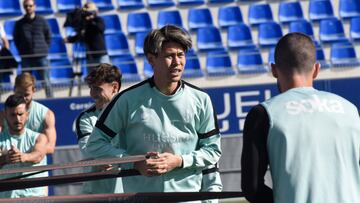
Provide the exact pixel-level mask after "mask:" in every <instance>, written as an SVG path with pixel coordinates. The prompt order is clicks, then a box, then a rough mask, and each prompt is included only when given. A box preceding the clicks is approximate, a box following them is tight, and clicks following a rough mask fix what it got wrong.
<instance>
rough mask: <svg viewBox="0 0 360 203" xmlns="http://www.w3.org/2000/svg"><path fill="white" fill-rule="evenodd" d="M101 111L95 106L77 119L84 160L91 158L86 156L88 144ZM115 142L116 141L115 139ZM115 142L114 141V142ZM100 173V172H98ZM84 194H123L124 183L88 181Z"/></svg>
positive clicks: (89, 169) (105, 180)
mask: <svg viewBox="0 0 360 203" xmlns="http://www.w3.org/2000/svg"><path fill="white" fill-rule="evenodd" d="M100 112H101V109H96V107H95V105H93V106H91V107H90V108H88V109H87V110H85V111H83V112H82V113H81V114H80V115H79V116H78V118H77V119H76V125H75V127H76V135H77V139H78V144H79V148H80V151H81V153H82V155H83V157H84V158H91V156H90V155H88V154H86V151H85V148H86V143H87V142H88V139H89V137H90V135H91V132H92V131H93V129H94V127H95V124H96V121H97V118H98V115H99V114H100ZM114 140H115V139H114ZM114 140H113V141H114ZM95 171H96V170H95V168H92V167H91V168H87V172H95ZM97 171H98V170H97ZM82 191H83V193H85V194H104V193H122V192H123V189H122V182H121V181H116V179H115V178H113V179H103V180H96V181H87V182H84V184H83V190H82Z"/></svg>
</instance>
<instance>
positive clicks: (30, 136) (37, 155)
mask: <svg viewBox="0 0 360 203" xmlns="http://www.w3.org/2000/svg"><path fill="white" fill-rule="evenodd" d="M28 114H29V113H28V112H27V109H26V102H25V99H24V97H22V96H18V95H10V96H9V97H8V98H7V99H6V101H5V111H4V116H5V119H6V122H7V124H8V130H6V131H2V132H1V133H0V148H1V153H0V154H1V155H0V167H1V168H2V169H7V168H20V167H28V166H35V165H38V163H40V161H41V160H43V158H44V156H45V154H46V147H45V146H46V143H47V139H46V137H45V135H44V134H41V133H38V132H34V131H32V130H30V129H28V128H26V127H25V124H26V122H27V119H28ZM18 175H21V174H9V175H0V178H1V179H6V178H10V177H14V176H18ZM45 176H47V173H40V174H36V175H33V176H30V177H31V178H33V177H45ZM46 195H47V190H46V187H37V188H27V189H19V190H11V191H5V192H0V198H16V197H39V196H46Z"/></svg>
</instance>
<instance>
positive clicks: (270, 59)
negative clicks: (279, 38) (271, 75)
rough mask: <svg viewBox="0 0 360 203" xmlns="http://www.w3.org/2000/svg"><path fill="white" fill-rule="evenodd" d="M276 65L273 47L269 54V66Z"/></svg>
mask: <svg viewBox="0 0 360 203" xmlns="http://www.w3.org/2000/svg"><path fill="white" fill-rule="evenodd" d="M274 63H275V47H271V48H270V49H269V52H268V65H269V67H270V65H271V64H274Z"/></svg>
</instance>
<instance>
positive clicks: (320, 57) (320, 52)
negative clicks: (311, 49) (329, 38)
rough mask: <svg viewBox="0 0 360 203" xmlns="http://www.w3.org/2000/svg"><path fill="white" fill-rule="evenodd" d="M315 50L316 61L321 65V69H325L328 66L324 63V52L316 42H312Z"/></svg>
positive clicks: (328, 65)
mask: <svg viewBox="0 0 360 203" xmlns="http://www.w3.org/2000/svg"><path fill="white" fill-rule="evenodd" d="M314 43H315V48H316V61H317V62H318V63H320V64H321V69H327V68H329V67H330V64H329V63H328V62H327V61H326V58H325V54H324V50H323V48H322V46H321V45H320V43H319V42H318V41H314Z"/></svg>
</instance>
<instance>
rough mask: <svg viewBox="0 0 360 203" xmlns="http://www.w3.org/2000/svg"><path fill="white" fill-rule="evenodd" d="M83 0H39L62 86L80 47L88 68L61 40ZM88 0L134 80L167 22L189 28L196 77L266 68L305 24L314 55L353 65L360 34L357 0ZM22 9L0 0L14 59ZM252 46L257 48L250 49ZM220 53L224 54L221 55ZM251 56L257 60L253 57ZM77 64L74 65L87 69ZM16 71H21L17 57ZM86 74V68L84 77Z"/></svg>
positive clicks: (110, 47)
mask: <svg viewBox="0 0 360 203" xmlns="http://www.w3.org/2000/svg"><path fill="white" fill-rule="evenodd" d="M85 2H86V1H85V0H37V11H38V14H40V15H43V16H44V17H45V18H46V19H47V20H48V22H49V25H50V28H51V31H52V43H51V47H50V52H49V59H50V67H48V68H50V69H51V75H52V76H53V77H52V80H51V81H52V82H53V83H54V86H56V87H59V84H64V85H65V87H66V85H68V84H71V83H64V80H73V79H74V74H69V72H71V71H70V70H71V69H75V67H73V66H74V61H75V60H74V57H75V56H79V55H82V57H80V58H81V64H82V67H81V69H80V70H85V69H86V68H85V67H84V64H86V61H85V60H86V59H85V52H84V49H80V51H79V49H76V48H75V47H77V46H78V45H77V44H76V43H75V44H64V43H63V40H62V38H64V37H65V36H68V35H69V30H71V29H69V27H66V28H64V26H63V24H64V21H65V17H66V13H67V12H70V11H72V10H73V9H74V8H77V7H81V5H82V4H84V3H85ZM93 2H94V3H95V4H96V5H97V6H98V8H99V14H100V15H101V17H102V18H103V19H104V22H105V27H106V28H105V39H106V44H107V51H108V54H109V56H110V58H111V59H112V60H113V61H112V62H113V63H116V64H117V65H118V66H119V67H128V65H123V64H122V63H126V62H128V60H129V59H131V61H134V62H135V64H134V66H131V67H132V68H131V69H134V68H136V71H131V75H132V76H133V77H130V78H128V79H127V80H125V82H128V81H137V80H140V79H144V78H146V77H148V76H149V74H150V73H151V71H150V72H149V71H148V70H145V69H144V67H148V65H146V63H145V62H144V59H145V57H144V54H143V50H142V47H143V40H144V37H145V36H146V33H147V32H148V31H149V30H151V29H153V28H160V27H162V26H164V25H166V24H175V25H178V26H181V27H183V28H184V29H185V30H187V31H188V32H189V33H190V34H191V36H192V39H193V41H194V43H193V46H194V49H193V53H191V54H190V55H192V56H195V57H196V58H197V62H196V63H193V59H192V58H188V63H189V64H188V65H187V66H186V69H188V70H189V72H192V71H194V70H195V72H194V75H196V77H195V78H199V77H205V78H208V77H210V78H211V77H217V76H226V75H228V76H234V75H241V74H263V73H264V72H267V71H268V70H269V63H270V62H271V60H273V47H274V46H275V45H276V43H277V41H278V39H279V38H280V37H281V36H283V35H284V34H286V33H288V32H302V33H305V34H307V35H309V36H311V37H312V38H313V39H314V43H316V45H317V48H318V60H319V62H320V63H321V64H322V65H323V68H324V69H326V68H330V69H331V68H338V67H348V66H349V67H354V66H355V67H356V66H357V63H354V57H355V58H356V57H357V55H356V54H358V53H359V51H360V45H359V44H358V43H357V42H358V41H360V40H359V36H360V34H359V33H360V31H359V25H360V23H359V22H360V21H359V19H360V3H359V2H360V1H356V0H311V1H307V0H302V1H293V0H291V1H255V0H253V1H252V0H247V1H244V0H231V1H229V0H226V1H218V0H217V1H213V0H206V1H205V0H204V1H194V0H191V1H189V0H166V1H165V0H162V1H152V0H126V1H122V0H93ZM23 14H24V10H23V9H22V7H21V0H14V1H0V16H2V18H1V20H0V22H1V23H2V24H3V26H4V29H5V32H6V37H7V39H8V40H9V41H10V45H11V46H10V47H11V52H12V53H13V55H14V56H15V58H16V60H17V61H18V62H20V60H21V58H20V56H19V55H18V52H17V50H16V47H15V46H14V43H13V36H12V32H13V28H14V24H15V21H16V20H17V19H18V18H20V16H21V15H23ZM345 42H347V43H345ZM334 43H335V44H339V43H340V44H341V45H342V46H349V49H351V50H354V53H352V52H351V53H352V55H351V57H350V56H349V57H342V58H341V63H339V62H338V61H339V60H338V56H337V55H336V53H337V52H338V51H337V50H338V48H337V46H338V45H334ZM249 50H250V51H249ZM346 50H347V49H346ZM224 54H226V55H228V59H229V60H228V61H227V62H224V61H223V55H224ZM242 54H244V56H242ZM251 54H254V55H253V56H250V57H247V56H249V55H251ZM270 56H271V57H270ZM66 57H67V59H66V60H65V59H64V58H66ZM78 58H79V57H78ZM219 58H220V59H222V60H221V61H222V62H221V61H219V60H218V59H219ZM250 58H253V59H252V60H254V61H252V62H250V61H251V59H250ZM245 59H246V61H244V60H245ZM357 59H358V58H356V60H357ZM212 61H216V62H217V63H223V64H222V65H221V66H223V67H225V66H224V65H225V64H226V67H227V68H226V69H224V70H228V69H229V71H228V72H227V71H225V72H221V71H220V72H219V71H218V70H220V69H219V68H215V67H216V66H218V65H214V64H213V63H214V62H212ZM248 63H250V65H248ZM251 63H255V64H256V65H255V64H252V65H251ZM259 63H261V64H259ZM60 64H61V65H60ZM131 64H132V63H131ZM209 64H212V65H209ZM192 65H194V66H195V67H192ZM254 65H255V66H254ZM67 66H68V67H67ZM254 67H255V69H254ZM61 68H64V70H63V71H59V70H58V69H61ZM55 69H56V70H55ZM78 69H79V68H77V70H76V71H74V72H83V73H85V72H84V71H79V70H78ZM215 69H216V71H214V70H215ZM253 69H254V70H253ZM129 70H130V69H129ZM14 72H15V73H19V72H21V65H20V63H19V66H18V67H17V69H16V70H15V71H14ZM55 72H56V73H55ZM218 72H219V74H218V75H217V73H218ZM62 74H64V75H62ZM134 74H135V75H136V76H135V75H134ZM189 75H190V76H191V75H193V73H189ZM4 77H5V78H10V79H5V80H3V83H6V85H5V84H4V86H3V88H4V89H8V88H5V87H8V86H11V83H12V81H13V77H14V74H13V75H6V74H5V76H4ZM83 77H84V75H83V76H82V77H81V78H83ZM134 78H135V79H134ZM58 80H59V81H58Z"/></svg>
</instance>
